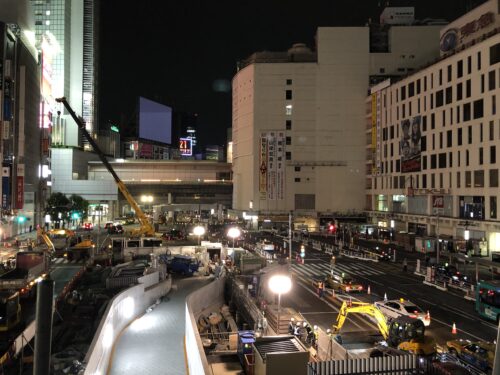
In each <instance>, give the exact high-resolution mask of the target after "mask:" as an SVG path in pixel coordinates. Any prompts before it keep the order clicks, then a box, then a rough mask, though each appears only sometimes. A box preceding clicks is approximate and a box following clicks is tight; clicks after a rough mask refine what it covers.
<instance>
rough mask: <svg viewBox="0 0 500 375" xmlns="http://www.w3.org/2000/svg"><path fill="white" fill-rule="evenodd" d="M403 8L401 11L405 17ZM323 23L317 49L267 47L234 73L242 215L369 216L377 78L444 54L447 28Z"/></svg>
mask: <svg viewBox="0 0 500 375" xmlns="http://www.w3.org/2000/svg"><path fill="white" fill-rule="evenodd" d="M398 14H401V15H402V16H401V17H400V18H398ZM391 20H392V21H391V22H392V23H391V24H390V25H388V24H383V25H368V26H365V27H320V28H319V29H318V30H317V35H316V41H317V45H316V51H312V50H310V49H309V48H307V47H306V46H305V45H302V44H298V45H294V46H293V47H292V48H291V49H290V50H289V51H288V52H259V53H255V54H253V55H252V56H250V58H248V59H247V60H245V61H242V62H241V63H240V65H239V69H238V72H237V74H236V75H235V77H234V78H233V85H232V87H233V133H232V136H233V138H232V139H233V172H234V175H233V179H234V194H233V208H234V209H235V211H234V213H235V214H237V215H239V216H242V215H243V212H246V214H249V211H252V215H250V216H251V217H255V216H256V215H258V217H259V220H260V221H262V220H264V219H270V220H271V221H286V222H287V221H288V212H289V211H291V210H293V211H294V212H295V215H296V222H298V221H302V223H303V224H305V225H307V226H309V227H317V226H318V222H319V219H321V218H322V217H330V218H332V217H335V216H338V215H343V214H347V213H348V212H349V211H351V210H356V211H357V212H360V213H362V212H363V210H364V208H365V205H364V196H365V168H366V166H365V156H364V154H365V152H366V151H365V142H364V138H365V136H366V135H365V126H366V124H365V116H366V112H365V109H364V103H365V98H366V92H367V88H368V87H369V84H370V82H378V81H380V80H381V79H385V78H387V77H391V76H401V75H404V74H408V72H411V71H413V70H414V69H417V68H418V67H419V66H421V65H423V64H426V63H427V62H428V61H431V60H433V59H434V58H436V57H438V56H439V49H438V46H437V44H438V41H439V30H440V27H439V26H435V25H418V26H416V25H414V24H413V21H414V19H413V8H409V9H407V8H404V12H399V13H397V12H394V16H393V17H391Z"/></svg>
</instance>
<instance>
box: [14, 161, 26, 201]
mask: <svg viewBox="0 0 500 375" xmlns="http://www.w3.org/2000/svg"><path fill="white" fill-rule="evenodd" d="M23 206H24V164H18V165H17V179H16V208H17V209H21V208H23Z"/></svg>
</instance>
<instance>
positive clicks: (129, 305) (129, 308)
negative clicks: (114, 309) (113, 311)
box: [121, 297, 135, 319]
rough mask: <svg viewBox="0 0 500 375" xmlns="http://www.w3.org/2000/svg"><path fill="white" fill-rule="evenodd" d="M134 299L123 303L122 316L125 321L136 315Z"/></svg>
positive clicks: (128, 299)
mask: <svg viewBox="0 0 500 375" xmlns="http://www.w3.org/2000/svg"><path fill="white" fill-rule="evenodd" d="M134 307H135V303H134V299H133V298H132V297H127V298H125V299H124V300H123V302H122V308H121V310H122V314H123V317H124V318H125V319H130V318H132V316H133V315H134Z"/></svg>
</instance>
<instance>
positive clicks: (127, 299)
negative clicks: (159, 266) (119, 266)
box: [84, 272, 172, 375]
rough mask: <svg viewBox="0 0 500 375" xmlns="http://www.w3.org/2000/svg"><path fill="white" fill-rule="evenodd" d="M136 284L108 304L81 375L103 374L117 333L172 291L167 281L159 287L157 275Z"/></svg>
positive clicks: (144, 277) (170, 281)
mask: <svg viewBox="0 0 500 375" xmlns="http://www.w3.org/2000/svg"><path fill="white" fill-rule="evenodd" d="M139 283H140V284H138V285H135V286H133V287H130V288H128V289H126V290H124V291H123V292H121V293H120V294H117V295H116V296H115V297H114V298H113V299H112V301H111V302H110V303H109V305H108V308H107V309H106V313H105V314H104V317H103V319H102V320H101V324H100V325H99V328H98V329H97V332H96V334H95V335H94V339H93V340H92V344H91V345H90V348H89V351H88V352H87V356H86V357H85V362H87V366H86V369H85V373H84V374H85V375H104V374H106V372H107V368H108V364H109V359H110V356H111V352H112V349H113V344H114V342H115V340H116V338H117V337H118V335H119V334H120V332H121V331H122V330H123V329H124V328H125V327H126V326H127V325H128V324H129V323H130V322H132V321H133V320H134V319H136V318H137V317H139V316H140V315H142V314H143V313H144V312H145V310H146V308H147V307H148V306H150V305H152V304H153V303H154V301H156V300H157V299H158V298H160V297H161V296H164V295H165V294H167V293H168V292H169V291H170V288H171V287H172V280H171V279H170V278H169V279H167V280H165V281H162V282H161V283H159V273H158V272H155V273H151V274H149V275H145V276H143V277H141V278H140V279H139Z"/></svg>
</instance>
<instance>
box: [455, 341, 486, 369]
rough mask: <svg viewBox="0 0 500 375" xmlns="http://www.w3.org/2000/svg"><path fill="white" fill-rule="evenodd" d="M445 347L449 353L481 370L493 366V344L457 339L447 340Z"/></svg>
mask: <svg viewBox="0 0 500 375" xmlns="http://www.w3.org/2000/svg"><path fill="white" fill-rule="evenodd" d="M446 347H447V348H448V351H449V352H450V353H451V354H453V355H455V356H456V357H458V358H459V359H461V360H462V361H464V362H467V363H469V364H471V365H472V366H474V367H477V368H479V369H481V370H483V371H486V370H488V369H490V368H492V367H493V360H494V358H495V344H492V343H490V342H487V341H470V340H464V339H458V340H451V341H447V342H446Z"/></svg>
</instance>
